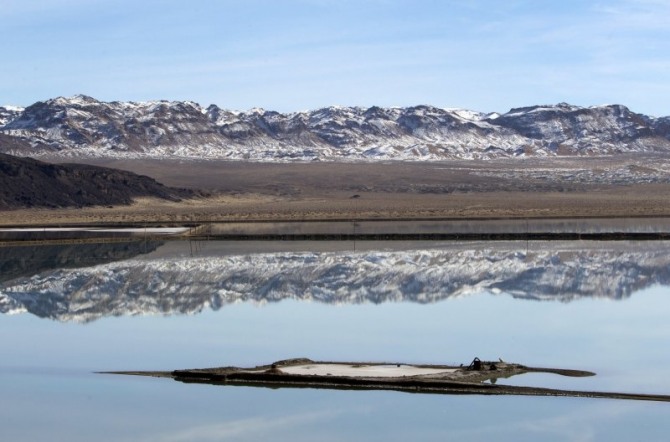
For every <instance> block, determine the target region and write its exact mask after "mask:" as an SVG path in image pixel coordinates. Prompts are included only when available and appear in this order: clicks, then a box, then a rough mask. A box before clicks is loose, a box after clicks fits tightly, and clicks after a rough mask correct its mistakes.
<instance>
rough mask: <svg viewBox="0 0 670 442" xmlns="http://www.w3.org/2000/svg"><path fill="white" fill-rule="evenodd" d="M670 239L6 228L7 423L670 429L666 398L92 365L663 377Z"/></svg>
mask: <svg viewBox="0 0 670 442" xmlns="http://www.w3.org/2000/svg"><path fill="white" fill-rule="evenodd" d="M669 285H670V242H666V241H638V242H635V241H513V242H503V241H497V242H481V241H467V242H429V241H416V242H399V241H396V242H383V241H375V242H361V241H358V242H357V243H356V244H355V248H354V244H353V243H352V242H350V241H332V242H330V241H318V242H299V241H286V242H283V241H273V242H254V241H240V242H235V241H199V242H195V241H188V240H173V241H164V242H161V241H137V240H133V241H128V242H112V243H88V244H76V245H75V244H71V245H67V244H61V245H41V246H21V247H19V246H12V247H9V246H5V247H0V313H2V314H1V315H0V336H1V337H2V339H1V340H0V391H1V392H2V399H1V400H0V440H7V441H9V440H12V441H29V440H30V441H34V440H72V441H88V440H114V441H119V440H122V441H123V440H148V441H191V440H235V441H244V440H254V441H255V440H267V439H271V440H292V441H303V440H304V441H312V440H322V441H323V440H379V441H382V440H383V441H389V440H405V441H406V440H440V441H442V440H459V441H468V440H496V441H506V440H527V439H540V438H541V439H542V440H666V439H667V434H666V432H667V430H668V424H667V422H668V417H670V403H665V402H647V401H626V400H612V399H588V398H564V397H519V396H469V395H468V396H464V395H461V396H456V395H438V394H435V395H431V394H409V393H401V392H391V391H338V390H317V389H288V388H281V389H270V388H254V387H235V386H212V385H195V384H183V383H179V382H175V381H173V380H170V379H159V378H148V377H131V376H119V375H109V374H98V373H96V372H98V371H112V370H168V371H169V370H174V369H183V368H202V367H216V366H231V365H232V366H255V365H261V364H266V363H271V362H273V361H276V360H280V359H287V358H295V357H308V358H310V359H312V360H328V361H378V362H402V363H416V364H455V365H458V364H461V363H463V364H468V363H470V361H472V360H473V358H474V357H479V358H481V359H485V360H498V359H499V358H500V359H503V360H505V361H509V362H518V363H522V364H526V365H529V366H536V367H557V368H571V369H579V370H587V371H593V372H595V373H597V375H596V376H594V377H586V378H565V377H560V376H556V375H550V374H526V375H522V376H519V377H514V378H510V379H506V380H500V381H499V382H501V383H502V382H506V383H510V384H513V385H530V386H544V387H551V388H565V389H572V390H598V391H616V392H632V393H655V394H666V395H667V394H670V376H668V367H670V352H668V348H669V347H668V344H669V343H670V321H668V318H669V317H670V287H669Z"/></svg>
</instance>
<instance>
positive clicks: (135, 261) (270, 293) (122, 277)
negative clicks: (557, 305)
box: [0, 241, 670, 322]
mask: <svg viewBox="0 0 670 442" xmlns="http://www.w3.org/2000/svg"><path fill="white" fill-rule="evenodd" d="M222 244H224V245H225V243H220V244H219V246H221V245H222ZM387 245H389V244H388V243H386V244H384V246H387ZM169 246H170V247H173V248H175V247H182V248H183V247H184V243H181V244H177V245H175V244H169ZM414 246H415V247H417V248H416V249H409V250H404V249H403V250H400V249H398V248H394V249H385V250H365V251H358V252H353V251H299V250H298V251H277V252H265V253H243V252H230V251H229V250H228V251H227V252H226V253H218V252H216V251H214V252H212V251H211V250H210V251H209V253H196V254H195V256H192V255H193V253H192V252H193V250H192V249H191V253H183V251H182V252H180V253H172V252H171V251H170V250H171V249H170V247H167V246H165V247H166V249H164V250H163V247H160V248H158V250H156V251H155V252H154V253H151V254H149V255H147V256H146V257H134V258H131V259H124V260H120V261H115V262H105V263H102V264H97V265H93V266H87V267H86V266H82V267H75V268H57V269H50V270H45V269H44V268H39V267H38V268H36V269H35V270H36V271H37V272H36V274H34V275H33V276H20V277H18V278H14V279H12V280H8V279H7V277H6V275H5V277H2V276H0V281H4V282H2V283H0V312H2V313H6V314H9V313H23V312H30V313H32V314H34V315H37V316H39V317H44V318H50V319H55V320H58V321H76V322H89V321H93V320H96V319H99V318H102V317H107V316H120V315H137V314H162V315H172V314H192V313H197V312H200V311H202V310H203V309H206V308H211V309H213V310H218V309H219V308H221V307H222V306H225V305H226V304H230V303H234V302H250V301H251V302H256V303H266V302H277V301H281V300H283V299H295V300H310V301H317V302H322V303H326V304H342V303H350V304H359V303H383V302H400V301H403V302H416V303H432V302H437V301H441V300H444V299H447V298H451V297H457V296H464V295H469V294H474V293H480V292H489V293H507V294H510V295H512V296H514V297H515V298H523V299H534V300H558V301H564V302H567V301H571V300H575V299H579V298H586V297H594V298H610V299H623V298H626V297H628V296H630V295H631V294H632V293H633V292H635V291H636V290H639V289H642V288H645V287H648V286H651V285H655V284H662V285H667V284H669V283H670V253H668V252H669V251H670V243H665V242H651V241H650V242H593V243H589V242H535V243H533V242H531V243H527V242H505V243H494V242H479V243H443V244H438V245H434V244H433V245H429V247H430V248H418V247H421V246H422V244H420V243H415V244H414ZM186 247H188V246H186ZM211 247H213V248H214V249H216V247H217V243H216V242H212V244H211ZM139 253H140V252H138V253H137V254H139ZM16 259H17V260H20V259H21V257H20V256H17V257H16ZM10 269H11V266H10ZM23 273H24V272H23V271H20V272H15V271H12V272H11V275H22V274H23Z"/></svg>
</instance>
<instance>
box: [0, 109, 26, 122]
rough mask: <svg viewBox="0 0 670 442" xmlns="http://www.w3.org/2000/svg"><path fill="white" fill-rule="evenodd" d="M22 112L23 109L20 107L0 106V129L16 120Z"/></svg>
mask: <svg viewBox="0 0 670 442" xmlns="http://www.w3.org/2000/svg"><path fill="white" fill-rule="evenodd" d="M23 111H24V108H22V107H17V106H0V127H2V126H4V125H6V124H7V123H9V122H10V121H13V120H15V119H16V118H18V117H19V115H21V113H22V112H23Z"/></svg>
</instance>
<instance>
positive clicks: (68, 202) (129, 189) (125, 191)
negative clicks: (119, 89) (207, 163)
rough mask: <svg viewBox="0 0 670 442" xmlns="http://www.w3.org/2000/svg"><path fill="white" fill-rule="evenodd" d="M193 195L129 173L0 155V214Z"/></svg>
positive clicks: (176, 199)
mask: <svg viewBox="0 0 670 442" xmlns="http://www.w3.org/2000/svg"><path fill="white" fill-rule="evenodd" d="M195 195H196V192H194V191H191V190H187V189H174V188H169V187H166V186H163V185H162V184H160V183H158V182H157V181H156V180H154V179H152V178H149V177H147V176H142V175H137V174H134V173H132V172H126V171H122V170H116V169H110V168H105V167H97V166H88V165H83V164H49V163H44V162H41V161H37V160H34V159H31V158H18V157H14V156H11V155H5V154H0V210H4V209H15V208H24V207H48V208H53V207H71V206H75V207H82V206H99V205H116V204H130V203H131V202H132V201H133V198H135V197H140V196H152V197H157V198H162V199H167V200H172V201H178V200H180V199H182V198H189V197H193V196H195Z"/></svg>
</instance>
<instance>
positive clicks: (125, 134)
mask: <svg viewBox="0 0 670 442" xmlns="http://www.w3.org/2000/svg"><path fill="white" fill-rule="evenodd" d="M1 134H5V135H7V136H11V137H15V138H17V139H21V140H23V141H26V142H27V143H28V144H29V145H30V146H32V147H31V148H16V147H15V146H14V147H11V146H10V147H7V146H5V145H4V144H2V143H0V151H4V152H5V153H10V154H13V155H19V156H21V155H33V156H35V155H37V156H39V155H51V156H53V155H61V156H69V157H130V158H134V157H154V158H161V157H180V158H219V159H250V160H256V161H264V160H268V161H269V160H286V161H289V160H373V159H383V160H388V159H409V160H440V159H451V158H496V157H513V156H521V155H524V156H525V155H537V156H551V155H580V154H588V155H594V154H596V155H597V154H612V153H619V152H639V151H670V117H664V118H653V117H649V116H645V115H641V114H637V113H634V112H631V111H630V110H629V109H627V108H626V107H624V106H620V105H609V106H595V107H588V108H583V107H578V106H571V105H568V104H564V103H561V104H558V105H552V106H533V107H526V108H518V109H512V110H511V111H509V112H507V113H505V114H502V115H499V114H482V113H478V112H473V111H467V110H463V109H441V108H437V107H432V106H413V107H406V108H380V107H370V108H361V107H327V108H323V109H317V110H313V111H305V112H294V113H287V114H283V113H278V112H273V111H266V110H263V109H251V110H249V111H246V112H239V111H231V110H226V109H222V108H220V107H218V106H216V105H210V106H209V107H207V108H203V107H201V106H200V105H199V104H197V103H193V102H188V101H187V102H168V101H156V102H145V103H133V102H102V101H98V100H95V99H94V98H91V97H87V96H83V95H78V96H75V97H70V98H63V97H59V98H54V99H50V100H47V101H44V102H38V103H35V104H33V105H31V106H29V107H27V108H25V109H19V108H11V109H10V108H0V135H1Z"/></svg>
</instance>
